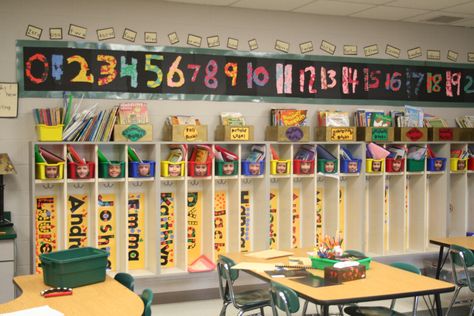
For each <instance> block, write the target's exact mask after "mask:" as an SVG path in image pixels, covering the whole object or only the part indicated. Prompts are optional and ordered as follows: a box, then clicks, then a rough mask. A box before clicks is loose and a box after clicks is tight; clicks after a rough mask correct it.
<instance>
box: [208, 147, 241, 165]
mask: <svg viewBox="0 0 474 316" xmlns="http://www.w3.org/2000/svg"><path fill="white" fill-rule="evenodd" d="M214 149H215V152H214V154H215V156H216V159H217V160H219V161H234V160H237V159H239V157H238V156H237V155H236V154H234V153H233V152H231V151H230V150H228V149H226V148H224V147H222V146H219V145H215V146H214Z"/></svg>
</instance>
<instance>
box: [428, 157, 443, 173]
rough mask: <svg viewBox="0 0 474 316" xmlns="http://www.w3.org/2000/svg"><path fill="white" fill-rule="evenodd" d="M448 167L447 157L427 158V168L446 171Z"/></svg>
mask: <svg viewBox="0 0 474 316" xmlns="http://www.w3.org/2000/svg"><path fill="white" fill-rule="evenodd" d="M445 169H446V158H428V159H427V160H426V170H428V171H444V170H445Z"/></svg>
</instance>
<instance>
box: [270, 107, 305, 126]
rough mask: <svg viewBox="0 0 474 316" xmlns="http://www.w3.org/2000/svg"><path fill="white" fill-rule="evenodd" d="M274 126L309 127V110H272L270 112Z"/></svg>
mask: <svg viewBox="0 0 474 316" xmlns="http://www.w3.org/2000/svg"><path fill="white" fill-rule="evenodd" d="M270 117H271V122H270V123H271V125H272V126H307V125H308V119H307V110H297V109H272V110H271V111H270Z"/></svg>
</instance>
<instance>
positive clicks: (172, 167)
mask: <svg viewBox="0 0 474 316" xmlns="http://www.w3.org/2000/svg"><path fill="white" fill-rule="evenodd" d="M184 169H185V164H184V161H180V162H171V161H167V160H163V161H161V176H162V177H184Z"/></svg>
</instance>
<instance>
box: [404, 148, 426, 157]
mask: <svg viewBox="0 0 474 316" xmlns="http://www.w3.org/2000/svg"><path fill="white" fill-rule="evenodd" d="M407 156H408V158H410V159H415V160H422V159H425V156H426V147H424V146H416V145H414V146H410V147H409V148H408V155H407Z"/></svg>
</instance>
